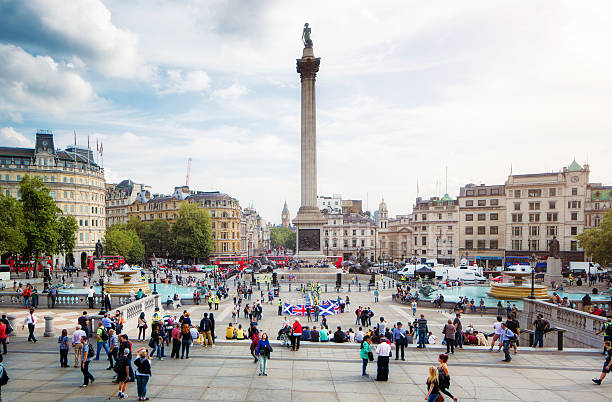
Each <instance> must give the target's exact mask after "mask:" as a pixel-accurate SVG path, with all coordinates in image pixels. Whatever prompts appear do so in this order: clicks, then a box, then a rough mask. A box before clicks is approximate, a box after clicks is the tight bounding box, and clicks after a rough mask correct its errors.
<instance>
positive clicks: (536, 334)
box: [532, 314, 550, 348]
mask: <svg viewBox="0 0 612 402" xmlns="http://www.w3.org/2000/svg"><path fill="white" fill-rule="evenodd" d="M549 327H550V324H549V323H548V321H546V320H545V319H544V316H543V315H542V314H538V316H537V317H536V319H535V321H534V322H533V330H534V331H533V345H532V346H533V347H534V348H535V347H537V345H540V347H541V348H543V347H544V331H546V330H547V329H548V328H549Z"/></svg>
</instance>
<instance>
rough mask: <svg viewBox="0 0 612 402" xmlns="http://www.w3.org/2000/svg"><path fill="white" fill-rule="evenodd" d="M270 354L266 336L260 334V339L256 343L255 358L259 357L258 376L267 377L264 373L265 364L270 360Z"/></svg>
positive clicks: (270, 348) (270, 347)
mask: <svg viewBox="0 0 612 402" xmlns="http://www.w3.org/2000/svg"><path fill="white" fill-rule="evenodd" d="M271 353H272V346H270V341H268V334H267V333H265V332H264V333H263V334H261V339H260V340H259V342H258V343H257V356H259V375H260V376H261V375H263V376H267V375H268V373H266V363H267V362H268V360H269V359H270V354H271Z"/></svg>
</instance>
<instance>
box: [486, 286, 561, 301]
mask: <svg viewBox="0 0 612 402" xmlns="http://www.w3.org/2000/svg"><path fill="white" fill-rule="evenodd" d="M533 293H534V295H535V297H536V299H549V298H550V296H549V295H548V288H547V287H546V286H543V285H535V286H534V287H533ZM487 294H488V295H489V296H492V297H495V298H497V299H502V300H520V299H522V298H524V297H529V296H531V284H521V285H518V286H517V285H515V284H514V283H492V284H491V290H490V291H488V292H487Z"/></svg>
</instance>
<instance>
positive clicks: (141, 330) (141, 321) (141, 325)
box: [136, 311, 147, 341]
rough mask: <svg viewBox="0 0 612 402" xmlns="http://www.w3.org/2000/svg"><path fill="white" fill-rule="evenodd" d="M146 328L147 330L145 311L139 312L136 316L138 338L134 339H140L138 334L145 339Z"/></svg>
mask: <svg viewBox="0 0 612 402" xmlns="http://www.w3.org/2000/svg"><path fill="white" fill-rule="evenodd" d="M146 330H147V320H146V318H145V313H144V311H143V312H142V313H140V316H139V317H138V339H136V340H137V341H139V340H140V336H141V335H142V340H143V341H144V340H145V339H146V336H147V334H146Z"/></svg>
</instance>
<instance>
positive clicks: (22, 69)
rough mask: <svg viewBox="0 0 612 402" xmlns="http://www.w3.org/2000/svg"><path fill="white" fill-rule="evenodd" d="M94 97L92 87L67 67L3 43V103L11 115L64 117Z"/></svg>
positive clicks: (0, 80) (0, 48)
mask: <svg viewBox="0 0 612 402" xmlns="http://www.w3.org/2000/svg"><path fill="white" fill-rule="evenodd" d="M92 97H93V90H92V88H91V85H90V84H89V83H88V82H87V81H85V80H84V79H83V78H82V77H81V76H80V75H79V74H77V73H75V72H74V71H72V69H70V68H68V67H67V66H66V65H65V64H63V63H60V62H56V61H55V60H53V58H51V57H48V56H32V55H31V54H29V53H27V52H26V51H24V50H23V49H22V48H20V47H17V46H14V45H5V44H1V43H0V102H3V103H5V104H6V106H7V107H10V108H13V109H14V110H12V111H11V112H13V113H15V112H19V111H22V110H26V111H39V112H44V113H50V114H58V113H64V112H66V111H67V110H70V109H71V108H72V107H80V106H82V105H83V104H84V103H87V102H88V101H89V100H90V99H91V98H92Z"/></svg>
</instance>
